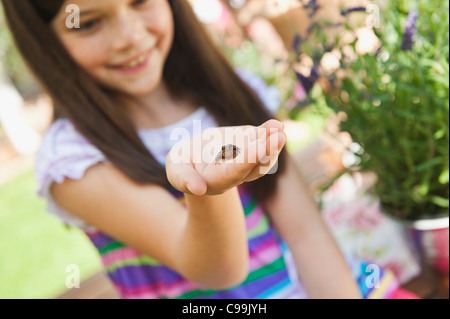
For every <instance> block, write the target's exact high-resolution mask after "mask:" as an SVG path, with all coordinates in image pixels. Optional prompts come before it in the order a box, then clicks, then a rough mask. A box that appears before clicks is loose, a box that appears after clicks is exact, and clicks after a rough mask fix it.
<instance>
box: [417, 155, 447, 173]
mask: <svg viewBox="0 0 450 319" xmlns="http://www.w3.org/2000/svg"><path fill="white" fill-rule="evenodd" d="M443 161H445V158H443V157H436V158H433V159H431V160H429V161H426V162H424V163H422V164H420V165H419V166H417V167H416V169H415V172H416V173H420V172H423V171H426V170H427V169H430V168H432V167H433V166H436V165H439V164H441V163H442V162H443Z"/></svg>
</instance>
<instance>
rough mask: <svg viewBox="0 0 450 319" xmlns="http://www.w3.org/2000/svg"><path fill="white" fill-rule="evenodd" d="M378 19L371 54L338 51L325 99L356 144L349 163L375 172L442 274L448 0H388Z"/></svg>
mask: <svg viewBox="0 0 450 319" xmlns="http://www.w3.org/2000/svg"><path fill="white" fill-rule="evenodd" d="M412 6H414V7H412ZM436 8H439V10H436ZM380 18H381V20H380V28H379V29H374V30H373V31H374V33H375V34H376V35H377V37H378V38H379V40H380V44H381V45H380V46H379V48H378V50H377V51H376V52H375V53H374V54H371V53H367V54H360V55H355V56H353V58H352V59H350V58H349V55H348V46H347V47H346V49H347V53H346V52H344V50H341V51H340V52H341V53H342V56H341V57H342V58H341V68H342V69H343V70H344V72H343V73H341V74H343V76H341V77H336V76H334V78H333V80H334V84H335V87H334V90H333V92H334V93H335V94H326V100H327V105H328V106H330V107H331V108H332V109H333V110H334V111H336V112H342V114H345V121H343V122H342V123H341V129H342V130H343V131H347V132H349V134H350V135H351V136H352V138H353V140H354V141H355V142H357V143H359V144H360V145H361V149H360V150H359V151H357V152H356V153H355V157H356V158H357V161H356V162H355V167H356V168H357V169H358V170H360V171H371V172H375V173H376V175H377V177H378V180H377V183H376V184H375V186H374V189H373V191H374V194H375V195H376V196H377V197H378V198H380V202H381V205H382V207H383V210H384V212H385V213H386V215H388V216H390V217H392V218H394V219H395V220H397V221H401V222H402V223H403V224H404V225H405V226H406V228H407V231H408V232H409V233H410V234H411V235H413V237H414V240H415V241H416V243H417V244H419V247H420V249H422V252H423V253H424V257H425V258H426V259H428V260H431V262H432V263H433V264H434V265H435V266H436V267H437V268H438V269H439V270H442V271H444V272H446V273H448V267H449V264H448V253H449V251H448V249H449V248H448V238H449V237H448V224H449V221H448V220H449V32H448V30H449V3H448V2H447V1H444V2H442V1H438V0H428V1H425V0H419V1H415V2H406V1H399V2H397V1H390V2H389V4H388V7H387V8H385V10H383V11H382V12H381V15H380ZM357 41H358V40H357V39H355V41H353V42H352V43H351V47H352V48H353V49H355V48H356V45H357ZM345 61H347V62H345Z"/></svg>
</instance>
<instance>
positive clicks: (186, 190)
mask: <svg viewBox="0 0 450 319" xmlns="http://www.w3.org/2000/svg"><path fill="white" fill-rule="evenodd" d="M2 3H3V5H4V9H5V13H6V17H7V20H8V23H9V27H10V28H11V30H12V32H13V35H14V37H15V40H16V43H17V46H18V48H19V49H20V51H21V53H22V55H23V57H24V58H25V60H26V61H27V63H28V65H29V67H30V68H31V69H32V70H33V71H34V73H35V74H36V76H37V78H38V79H39V80H40V82H41V83H42V84H43V86H44V88H45V89H46V91H47V92H48V94H49V95H50V96H51V97H52V99H53V101H54V107H55V112H54V121H53V124H52V125H51V127H50V128H49V129H48V131H47V132H46V134H45V136H44V138H43V140H42V145H41V147H40V149H39V152H38V153H37V158H36V167H35V173H36V177H37V181H38V184H39V195H40V196H42V197H44V198H45V199H46V200H47V202H48V210H49V211H50V212H53V213H56V214H58V215H59V216H60V217H61V218H62V219H63V220H64V221H65V222H66V223H68V224H70V225H76V226H78V227H80V228H82V229H83V230H84V231H85V232H86V234H87V236H89V238H90V239H91V240H92V242H93V244H94V245H95V246H96V248H97V249H98V251H99V253H100V255H101V257H102V261H103V263H104V265H105V269H106V271H107V273H108V275H109V277H110V279H111V280H112V282H113V284H114V286H115V287H116V288H117V291H118V293H119V294H120V296H121V297H123V298H306V297H310V298H360V297H361V291H360V290H359V289H358V286H357V284H356V281H355V278H354V274H352V272H351V269H350V267H349V265H348V264H347V262H346V260H345V258H344V257H343V256H342V254H341V252H340V251H339V249H338V247H337V245H336V243H335V242H334V240H333V238H332V236H331V235H330V233H329V232H328V230H327V229H326V227H325V226H324V223H323V222H322V220H321V217H320V214H319V211H318V209H317V207H316V206H315V203H314V201H313V200H312V199H311V197H310V196H309V195H308V192H307V189H306V187H305V184H304V182H303V180H302V178H301V176H300V174H299V172H298V171H297V170H296V168H295V166H294V164H293V162H292V159H291V158H290V157H289V155H288V154H287V153H286V152H285V151H282V149H283V147H284V144H285V141H286V137H285V135H284V133H283V126H282V124H281V123H280V122H278V121H276V120H270V119H271V115H270V113H269V112H268V111H267V110H266V109H265V107H264V104H263V101H261V100H260V99H259V97H258V95H257V94H256V93H255V92H254V91H253V90H252V89H251V88H250V87H249V86H248V85H247V84H246V83H245V82H244V81H243V80H242V79H241V77H243V74H242V73H239V72H238V73H239V74H240V75H241V77H240V76H239V75H238V74H237V73H236V72H235V71H234V70H233V68H232V67H231V66H230V65H229V64H228V62H227V61H226V59H225V58H224V57H223V56H222V55H221V53H220V52H219V51H218V49H217V48H216V47H215V46H214V45H213V43H212V41H211V40H210V38H209V37H208V35H207V33H206V31H205V30H203V28H202V25H201V24H200V23H199V22H198V21H197V20H196V18H195V16H194V14H193V12H192V10H191V7H190V6H189V4H188V3H187V1H186V0H96V1H90V0H71V1H70V4H71V5H72V6H68V4H69V2H68V1H63V0H51V1H50V0H2ZM73 4H75V5H76V6H75V7H74V6H73ZM73 8H75V9H76V11H72V10H73ZM77 10H79V12H80V15H79V18H80V26H79V27H72V25H71V24H68V23H67V22H68V21H69V20H70V19H69V18H70V17H71V14H73V13H74V12H78V11H77ZM72 17H73V16H72ZM75 18H76V16H75ZM74 21H75V20H74ZM199 121H200V122H199ZM199 123H200V124H201V127H202V128H201V129H202V130H203V133H202V134H197V135H195V136H194V133H195V130H196V127H195V126H196V125H198V124H199ZM179 129H182V130H184V132H189V135H190V136H189V138H187V139H184V140H183V141H182V143H178V142H179V141H176V140H174V139H173V136H171V133H173V132H174V130H179ZM244 129H245V132H249V134H248V135H247V136H245V134H243V133H242V132H243V131H244ZM225 133H227V134H225ZM230 134H231V135H230ZM207 135H208V136H214V138H212V139H211V141H212V143H213V146H214V147H213V149H214V150H216V151H217V149H218V148H217V146H219V149H220V146H221V145H227V144H230V143H228V140H226V138H229V137H230V136H231V137H232V138H231V141H232V145H235V146H236V151H237V152H236V153H235V154H233V156H232V157H231V158H230V157H229V156H228V155H229V154H228V155H227V156H225V155H224V158H221V155H220V153H219V156H218V159H219V162H217V158H216V159H214V156H215V153H213V156H212V157H211V156H209V157H208V154H210V153H211V152H208V151H207V150H206V148H207V146H206V145H205V143H200V144H198V145H200V149H199V151H200V153H201V154H207V155H206V156H201V158H199V157H198V156H197V155H198V154H200V153H195V154H197V155H195V154H188V153H189V152H188V153H186V149H188V150H190V149H192V148H191V146H193V145H194V144H195V143H196V142H198V141H199V140H200V141H205V140H207ZM223 136H228V137H225V138H223ZM175 145H176V147H175ZM180 146H181V147H180ZM185 146H187V148H186V147H185ZM193 147H194V146H193ZM180 150H181V153H180ZM178 155H179V158H178V160H175V159H177V156H178ZM234 157H235V158H234ZM211 158H212V159H213V160H211ZM252 158H253V159H255V161H252V160H251V159H252ZM180 159H181V160H180ZM230 159H232V161H230ZM238 159H239V161H238ZM267 159H269V160H270V161H269V165H267V164H264V163H266V160H267ZM277 159H278V165H274V164H273V163H274V161H275V160H277ZM276 168H277V172H276V174H268V173H269V172H270V173H273V172H274V169H276ZM298 278H301V283H300V281H299V279H298Z"/></svg>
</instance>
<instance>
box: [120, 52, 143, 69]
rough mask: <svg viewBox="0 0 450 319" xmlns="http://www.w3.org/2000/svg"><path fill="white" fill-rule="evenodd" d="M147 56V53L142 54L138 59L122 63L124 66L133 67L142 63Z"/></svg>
mask: <svg viewBox="0 0 450 319" xmlns="http://www.w3.org/2000/svg"><path fill="white" fill-rule="evenodd" d="M146 58H147V55H144V56H142V57H141V58H139V59H136V60H134V61H132V62H130V63H128V64H126V65H124V67H125V68H135V67H137V66H138V65H139V64H141V63H143V62H144V61H145V59H146Z"/></svg>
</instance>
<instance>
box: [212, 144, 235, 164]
mask: <svg viewBox="0 0 450 319" xmlns="http://www.w3.org/2000/svg"><path fill="white" fill-rule="evenodd" d="M240 152H241V150H240V149H239V147H237V146H236V145H233V144H228V145H225V146H222V150H221V151H220V152H219V154H217V156H216V159H215V161H214V162H215V163H216V165H217V164H220V161H226V160H229V159H234V158H236V156H238V155H239V153H240Z"/></svg>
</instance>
